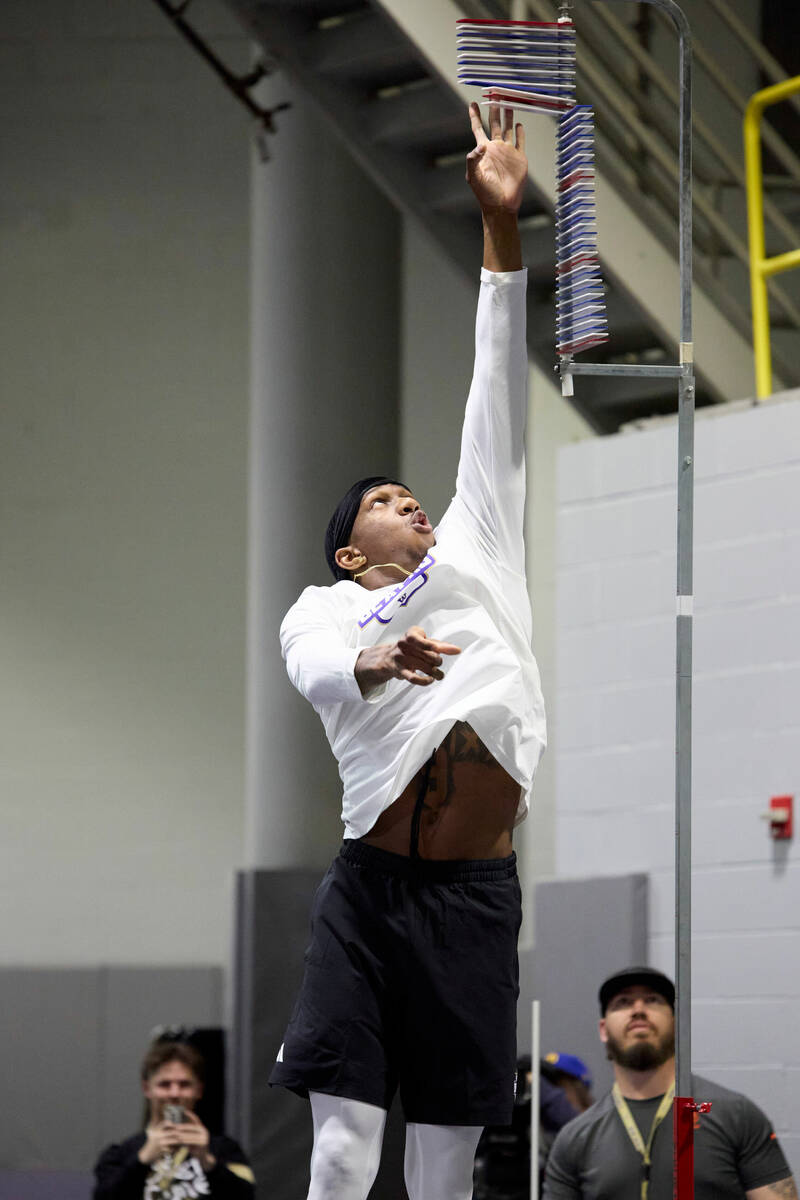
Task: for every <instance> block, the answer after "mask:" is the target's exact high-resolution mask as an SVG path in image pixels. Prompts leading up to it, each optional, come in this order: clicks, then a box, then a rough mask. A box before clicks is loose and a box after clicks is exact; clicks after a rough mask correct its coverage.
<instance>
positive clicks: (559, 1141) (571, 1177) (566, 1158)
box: [542, 1125, 583, 1200]
mask: <svg viewBox="0 0 800 1200" xmlns="http://www.w3.org/2000/svg"><path fill="white" fill-rule="evenodd" d="M571 1134H572V1130H571V1127H570V1125H566V1126H565V1127H564V1128H563V1129H562V1130H561V1132H560V1133H559V1134H558V1135H557V1137H556V1140H555V1141H554V1142H553V1146H552V1149H551V1150H550V1157H549V1158H548V1160H547V1170H546V1171H545V1177H544V1191H543V1192H542V1200H581V1198H582V1195H583V1193H582V1191H581V1181H580V1173H579V1170H578V1165H577V1161H576V1158H575V1142H574V1139H573V1137H572V1136H571Z"/></svg>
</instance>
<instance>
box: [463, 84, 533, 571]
mask: <svg viewBox="0 0 800 1200" xmlns="http://www.w3.org/2000/svg"><path fill="white" fill-rule="evenodd" d="M470 120H471V122H472V131H473V134H474V137H475V148H474V150H472V151H471V152H470V153H469V154H468V155H467V181H468V183H469V185H470V187H471V188H472V190H473V192H474V193H475V197H476V199H477V201H478V203H479V205H480V209H481V215H482V218H483V267H484V269H483V271H482V273H481V291H480V296H479V300H478V314H477V320H476V327H475V369H474V372H473V376H472V385H471V387H470V392H469V397H468V400H467V406H466V411H465V413H464V428H463V431H462V435H461V454H460V458H459V465H458V478H457V480H456V494H455V497H454V500H453V503H452V505H451V506H450V509H449V510H448V512H447V514H446V516H445V518H444V520H443V522H442V526H443V527H444V524H445V522H449V521H454V522H456V523H458V524H459V525H461V527H462V528H465V529H468V530H469V532H470V536H471V537H472V539H473V540H474V542H475V544H476V545H477V546H478V547H479V548H480V550H481V551H482V553H484V554H485V555H486V556H487V557H488V558H490V559H491V560H492V561H493V562H494V563H495V564H496V566H497V569H498V570H503V569H509V570H511V571H513V572H514V573H515V574H517V575H518V576H519V575H523V574H524V571H525V548H524V543H523V521H524V511H525V444H524V443H525V418H526V414H527V400H528V357H527V348H526V342H525V287H526V282H527V276H526V272H525V271H524V270H522V256H521V251H520V240H519V231H518V228H517V213H518V211H519V207H520V203H521V201H522V193H523V189H524V185H525V179H526V176H527V172H528V162H527V159H526V157H525V150H524V145H525V139H524V134H523V130H522V126H521V125H517V127H516V131H515V130H514V129H513V128H512V113H511V112H510V111H509V110H506V111H505V112H504V113H503V115H502V118H501V113H500V109H499V108H497V107H492V108H490V110H489V135H488V136H487V134H486V132H485V130H484V128H483V124H482V122H481V116H480V110H479V108H478V106H477V105H476V104H473V105H471V106H470Z"/></svg>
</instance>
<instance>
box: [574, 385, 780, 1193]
mask: <svg viewBox="0 0 800 1200" xmlns="http://www.w3.org/2000/svg"><path fill="white" fill-rule="evenodd" d="M798 445H800V396H798V394H797V393H787V394H786V396H785V397H783V398H779V399H778V400H777V401H775V402H773V403H770V404H767V405H764V406H761V407H744V408H741V409H739V410H738V411H737V410H730V409H729V410H725V411H719V410H717V411H716V412H714V413H712V414H710V415H706V416H705V417H704V418H703V419H701V420H700V421H699V422H698V427H697V439H696V452H695V463H696V470H697V490H696V506H695V538H696V541H695V654H694V670H695V683H694V758H693V768H694V769H693V806H694V818H693V828H694V838H693V849H694V884H693V891H694V896H693V903H694V942H693V972H694V978H693V983H694V992H693V996H694V1005H693V1057H694V1064H695V1067H696V1068H697V1069H698V1070H700V1071H702V1072H705V1073H706V1074H708V1075H710V1076H711V1077H712V1078H714V1079H717V1080H718V1081H719V1082H720V1083H722V1084H725V1085H727V1086H731V1087H733V1088H740V1089H741V1090H743V1091H746V1092H747V1093H748V1094H749V1095H751V1096H752V1098H753V1099H754V1100H756V1101H757V1102H758V1103H759V1104H761V1105H762V1106H763V1107H764V1108H765V1109H766V1111H767V1112H768V1113H769V1114H770V1116H771V1117H772V1118H773V1120H774V1121H775V1123H776V1128H777V1129H778V1131H779V1134H780V1136H781V1141H782V1143H783V1144H784V1147H785V1149H786V1150H787V1152H788V1153H789V1155H790V1158H791V1160H792V1162H793V1164H794V1168H795V1171H797V1170H798V1169H799V1168H800V1026H798V1022H797V1006H798V1002H800V969H799V968H798V963H800V955H799V954H798V951H800V934H798V929H797V912H798V908H799V907H800V851H798V840H797V837H796V836H795V838H794V840H793V841H791V842H788V843H787V842H784V843H775V842H773V841H771V840H770V837H769V831H768V826H767V824H766V823H765V822H764V821H762V820H761V819H760V814H761V813H762V812H763V811H764V810H765V809H766V808H767V806H768V802H769V799H770V797H771V796H773V795H780V794H784V793H793V794H795V795H797V794H798V792H800V738H798V729H797V711H798V710H797V692H798V687H799V686H800V638H799V637H798V630H800V506H799V505H798V503H797V496H798V492H799V490H800V453H799V452H798ZM676 468H677V464H676V446H675V428H674V426H673V425H672V424H668V425H664V426H661V427H658V428H655V429H652V430H649V431H646V432H639V433H634V434H629V435H618V436H616V437H613V438H604V439H597V440H595V441H593V442H591V443H584V444H582V445H580V446H573V447H569V448H567V449H565V450H564V451H562V453H561V457H560V463H559V517H558V542H559V551H560V558H559V624H558V691H557V718H556V719H557V725H558V736H559V753H558V762H557V771H558V806H557V855H556V857H557V866H558V874H559V875H567V876H573V875H596V874H598V873H602V874H606V873H607V874H612V875H613V874H617V873H619V872H620V871H623V870H626V869H627V870H637V871H643V872H647V873H648V874H649V877H650V888H651V909H650V928H649V947H650V956H651V960H652V962H653V963H654V964H655V965H657V966H659V967H661V968H663V969H665V970H667V971H670V972H672V966H673V936H672V931H673V874H672V857H673V807H672V806H673V789H674V749H673V746H674V625H675V617H674V604H675V600H674V593H675V582H674V581H675V488H674V484H673V478H674V476H675V473H676Z"/></svg>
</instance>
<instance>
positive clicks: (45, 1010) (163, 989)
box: [0, 967, 222, 1200]
mask: <svg viewBox="0 0 800 1200" xmlns="http://www.w3.org/2000/svg"><path fill="white" fill-rule="evenodd" d="M0 994H2V997H3V1022H2V1026H0V1061H2V1063H3V1074H4V1078H5V1081H6V1089H5V1095H6V1096H7V1097H8V1099H7V1101H6V1103H5V1104H4V1105H3V1108H2V1113H0V1123H1V1124H2V1128H3V1139H2V1141H3V1152H2V1161H1V1162H0V1166H2V1168H3V1169H4V1170H8V1171H26V1172H33V1171H36V1170H38V1169H43V1170H45V1171H47V1172H48V1173H49V1172H52V1171H60V1172H72V1171H75V1172H81V1171H90V1170H91V1168H92V1166H93V1164H94V1162H95V1160H96V1159H97V1156H98V1154H99V1152H100V1150H101V1149H102V1148H103V1146H105V1145H107V1144H108V1143H109V1142H112V1141H119V1140H121V1139H122V1138H125V1137H128V1136H129V1135H130V1134H131V1133H135V1132H136V1130H137V1129H138V1128H140V1120H141V1113H142V1098H141V1087H140V1084H139V1064H140V1062H141V1059H142V1056H143V1054H144V1051H145V1049H146V1048H147V1042H148V1037H149V1034H150V1031H151V1030H152V1028H153V1026H155V1025H159V1024H162V1025H163V1024H167V1025H199V1026H207V1025H212V1026H216V1025H220V1024H221V1023H222V971H221V969H220V968H219V967H182V968H169V967H105V968H97V967H95V968H85V969H73V970H71V969H69V968H64V969H58V968H52V969H47V968H29V967H5V968H2V969H0ZM10 1178H13V1177H10ZM47 1178H49V1179H50V1181H51V1182H52V1178H53V1176H52V1175H50V1174H48V1177H47ZM47 1178H44V1177H43V1182H42V1186H46V1184H47ZM3 1186H5V1184H3ZM9 1186H10V1185H9ZM31 1186H33V1184H31ZM37 1186H38V1185H37ZM31 1194H33V1193H31ZM37 1194H38V1193H37ZM19 1200H22V1197H20V1198H19Z"/></svg>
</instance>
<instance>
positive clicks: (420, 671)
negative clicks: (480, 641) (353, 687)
mask: <svg viewBox="0 0 800 1200" xmlns="http://www.w3.org/2000/svg"><path fill="white" fill-rule="evenodd" d="M460 653H461V650H460V648H459V647H458V646H453V645H452V644H451V643H450V642H437V641H435V640H434V639H433V638H429V637H428V635H427V634H426V633H425V630H424V629H421V628H420V627H419V625H412V626H411V628H410V629H409V630H407V632H406V633H404V634H403V636H402V637H401V638H399V639H398V640H397V641H396V642H388V643H382V644H379V645H377V646H369V647H367V648H366V649H365V650H362V651H361V653H360V654H359V656H358V658H357V659H356V666H355V676H356V682H357V683H358V686H359V688H360V689H361V693H362V695H366V694H367V692H368V691H370V690H371V689H372V688H374V687H378V686H380V684H382V683H386V682H387V680H389V679H404V680H405V681H406V683H414V684H417V685H418V686H420V687H427V686H428V685H429V684H431V683H434V682H435V681H436V680H437V679H444V672H443V671H442V670H441V666H442V655H443V654H460Z"/></svg>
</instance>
